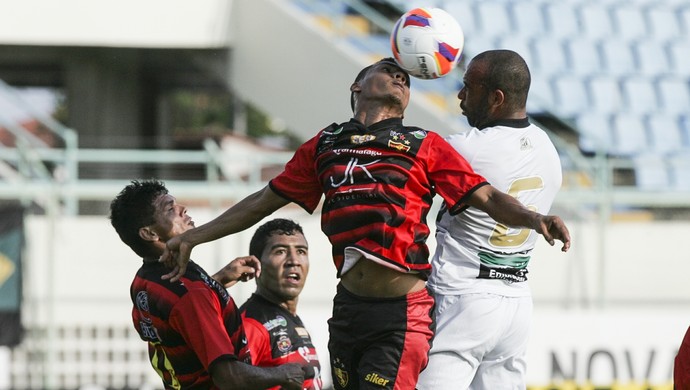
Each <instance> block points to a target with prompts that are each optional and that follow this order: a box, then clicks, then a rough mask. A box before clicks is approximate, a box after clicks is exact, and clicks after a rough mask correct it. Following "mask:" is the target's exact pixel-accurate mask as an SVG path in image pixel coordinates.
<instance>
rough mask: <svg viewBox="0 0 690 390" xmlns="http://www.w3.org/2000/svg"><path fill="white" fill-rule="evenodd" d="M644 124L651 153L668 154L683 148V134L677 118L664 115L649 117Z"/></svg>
mask: <svg viewBox="0 0 690 390" xmlns="http://www.w3.org/2000/svg"><path fill="white" fill-rule="evenodd" d="M646 123H647V127H648V128H649V135H650V137H651V140H652V142H651V148H652V150H653V151H655V152H657V153H661V154H669V153H672V152H676V151H679V150H680V149H681V148H682V147H683V143H684V141H683V134H682V131H681V128H680V121H679V118H678V117H675V116H670V115H666V114H656V115H650V116H649V117H648V118H647V122H646Z"/></svg>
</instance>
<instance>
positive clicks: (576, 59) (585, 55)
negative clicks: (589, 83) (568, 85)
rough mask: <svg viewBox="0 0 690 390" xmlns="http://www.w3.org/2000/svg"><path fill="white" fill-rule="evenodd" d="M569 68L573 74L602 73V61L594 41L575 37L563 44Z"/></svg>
mask: <svg viewBox="0 0 690 390" xmlns="http://www.w3.org/2000/svg"><path fill="white" fill-rule="evenodd" d="M565 49H566V53H567V55H568V58H569V63H570V67H571V69H572V71H573V72H575V74H578V75H593V74H596V73H600V72H602V61H601V56H600V54H599V48H598V46H597V44H596V42H595V41H593V40H590V39H587V38H584V37H575V38H573V39H569V40H568V41H566V43H565Z"/></svg>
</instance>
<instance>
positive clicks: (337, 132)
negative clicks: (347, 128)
mask: <svg viewBox="0 0 690 390" xmlns="http://www.w3.org/2000/svg"><path fill="white" fill-rule="evenodd" d="M342 132H343V127H342V126H340V127H338V128H337V129H335V130H333V131H327V130H324V131H323V133H322V134H324V135H338V134H340V133H342Z"/></svg>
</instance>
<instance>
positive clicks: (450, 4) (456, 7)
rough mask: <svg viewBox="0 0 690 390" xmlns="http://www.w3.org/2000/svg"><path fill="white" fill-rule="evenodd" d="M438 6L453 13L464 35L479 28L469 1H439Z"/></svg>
mask: <svg viewBox="0 0 690 390" xmlns="http://www.w3.org/2000/svg"><path fill="white" fill-rule="evenodd" d="M439 7H441V8H443V9H444V10H446V12H448V13H449V14H451V15H453V17H454V18H455V19H456V20H457V21H458V23H460V26H461V27H462V30H463V32H464V33H465V35H468V34H470V33H473V32H476V30H477V29H478V28H479V27H478V26H477V17H476V16H475V14H474V9H473V8H472V3H471V2H469V1H455V0H446V1H445V2H443V3H440V4H439Z"/></svg>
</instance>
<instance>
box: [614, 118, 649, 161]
mask: <svg viewBox="0 0 690 390" xmlns="http://www.w3.org/2000/svg"><path fill="white" fill-rule="evenodd" d="M612 131H613V148H612V149H611V153H612V154H615V155H616V156H623V157H630V156H634V155H636V154H638V153H641V152H644V151H647V150H649V149H650V142H649V137H648V135H647V130H646V127H645V123H644V120H643V117H641V116H637V115H629V114H619V115H615V116H614V118H613V128H612Z"/></svg>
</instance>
